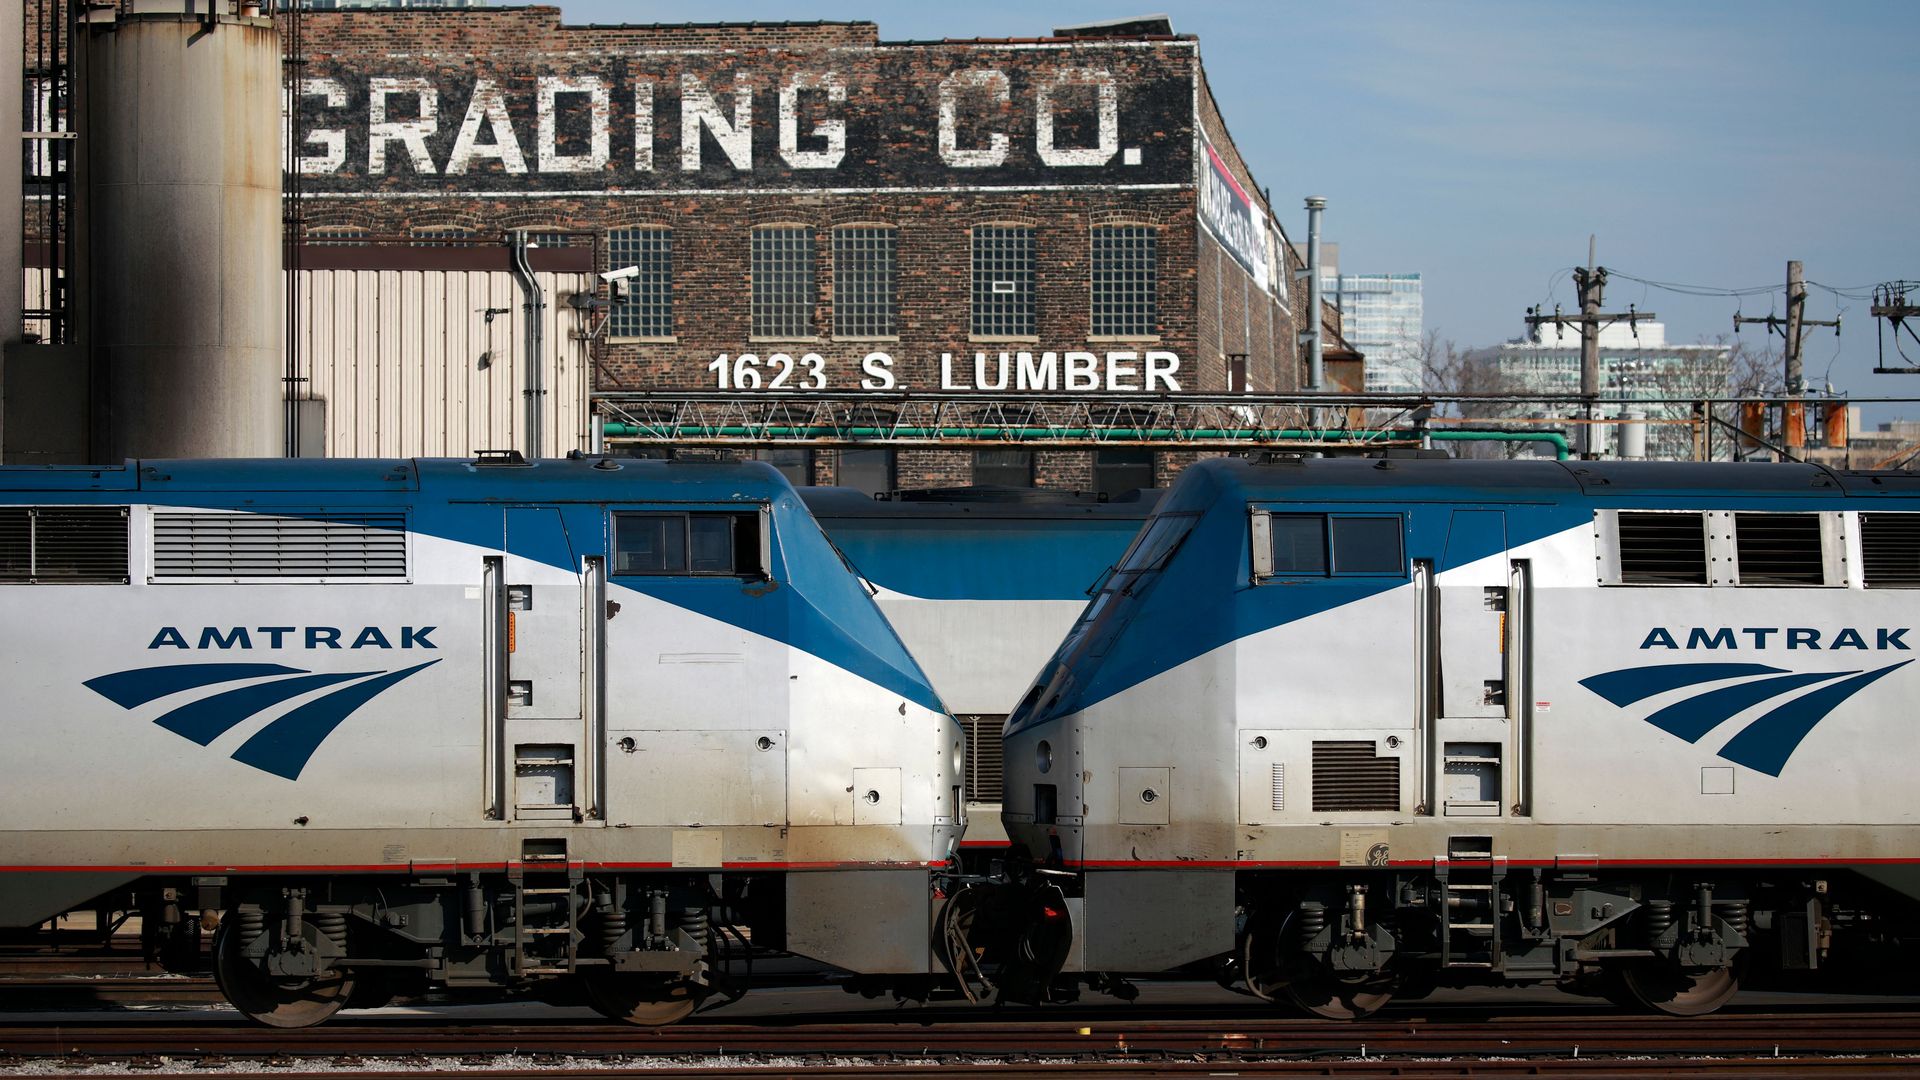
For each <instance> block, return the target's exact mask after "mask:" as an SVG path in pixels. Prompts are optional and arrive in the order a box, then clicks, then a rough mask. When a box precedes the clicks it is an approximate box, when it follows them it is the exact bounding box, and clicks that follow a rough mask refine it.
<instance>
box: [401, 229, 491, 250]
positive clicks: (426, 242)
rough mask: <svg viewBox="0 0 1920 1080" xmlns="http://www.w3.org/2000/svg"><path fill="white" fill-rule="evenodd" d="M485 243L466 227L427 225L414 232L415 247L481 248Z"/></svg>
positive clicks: (413, 244)
mask: <svg viewBox="0 0 1920 1080" xmlns="http://www.w3.org/2000/svg"><path fill="white" fill-rule="evenodd" d="M483 242H484V241H482V240H481V239H480V238H479V237H478V236H475V235H474V232H473V230H472V229H469V228H467V227H466V226H465V225H427V226H422V227H421V228H418V229H415V230H413V233H412V240H411V243H412V246H414V247H479V246H480V245H481V244H482V243H483Z"/></svg>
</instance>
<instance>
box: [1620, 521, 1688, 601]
mask: <svg viewBox="0 0 1920 1080" xmlns="http://www.w3.org/2000/svg"><path fill="white" fill-rule="evenodd" d="M1705 520H1706V519H1705V517H1704V516H1703V515H1700V514H1656V513H1652V512H1649V511H1644V510H1622V511H1620V580H1621V582H1622V583H1624V584H1628V585H1705V584H1706V583H1707V532H1706V529H1705V527H1704V523H1705Z"/></svg>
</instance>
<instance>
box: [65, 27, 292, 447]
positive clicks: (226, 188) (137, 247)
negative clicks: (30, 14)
mask: <svg viewBox="0 0 1920 1080" xmlns="http://www.w3.org/2000/svg"><path fill="white" fill-rule="evenodd" d="M259 11H260V5H259V4H257V3H247V4H236V3H235V0H186V2H184V3H183V2H182V0H118V3H113V2H98V0H96V2H93V3H88V4H86V5H85V6H84V7H83V8H82V10H81V11H80V13H79V15H78V18H79V26H78V28H77V30H76V32H75V34H74V38H73V51H74V87H75V102H74V111H73V115H74V116H75V118H76V125H75V126H76V127H77V128H78V132H79V143H78V146H77V148H76V149H77V153H76V155H75V157H76V161H75V167H74V169H75V177H76V183H75V190H76V192H77V193H78V195H79V198H78V199H77V200H76V201H77V203H78V204H79V205H78V207H77V217H78V221H77V224H76V234H77V241H76V244H77V249H78V251H79V252H80V253H81V255H80V258H79V259H78V260H77V261H78V262H79V264H80V266H79V267H78V269H79V272H80V277H81V280H80V282H79V289H78V298H77V303H78V306H79V307H80V309H81V310H79V311H77V312H76V314H77V315H78V316H79V318H80V319H81V320H82V321H81V327H82V331H81V332H82V334H83V335H84V337H83V340H84V341H85V342H86V344H87V345H89V346H90V355H91V358H92V367H93V376H92V380H91V390H90V395H91V397H92V399H93V415H94V420H93V432H94V434H93V448H92V455H93V456H94V457H95V459H96V460H100V461H121V460H123V459H125V458H129V457H278V456H280V455H281V454H282V453H283V452H284V449H285V447H284V444H283V442H282V428H283V426H284V424H285V419H284V417H283V415H282V405H281V399H282V397H283V390H282V386H281V379H282V375H283V371H282V364H281V360H282V350H283V348H284V347H285V342H284V340H283V337H282V334H281V325H282V323H281V320H282V306H283V303H282V284H281V221H280V218H281V205H280V185H281V173H280V169H281V164H280V150H281V145H280V141H281V140H280V124H279V120H280V96H281V95H280V83H281V61H280V35H279V31H278V30H277V29H276V28H275V26H274V22H273V20H272V19H271V18H268V17H262V16H261V15H260V14H259Z"/></svg>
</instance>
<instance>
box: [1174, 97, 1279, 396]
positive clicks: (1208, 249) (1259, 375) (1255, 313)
mask: <svg viewBox="0 0 1920 1080" xmlns="http://www.w3.org/2000/svg"><path fill="white" fill-rule="evenodd" d="M1198 98H1199V106H1200V115H1199V127H1200V131H1201V133H1202V134H1203V135H1204V136H1205V137H1206V139H1207V142H1208V143H1209V144H1210V145H1211V146H1212V148H1213V152H1214V153H1215V154H1217V155H1219V157H1220V159H1221V160H1222V161H1223V162H1224V163H1225V165H1226V166H1227V169H1228V170H1229V171H1230V172H1231V173H1232V175H1233V176H1234V179H1235V180H1236V181H1237V183H1238V184H1239V186H1240V188H1241V189H1242V190H1243V191H1244V192H1245V193H1246V194H1247V195H1248V196H1249V197H1250V199H1251V200H1252V202H1253V205H1254V210H1255V213H1256V217H1257V218H1259V219H1261V220H1263V221H1264V219H1265V218H1266V216H1267V215H1269V214H1270V213H1272V212H1273V211H1272V209H1271V208H1270V207H1269V205H1268V203H1267V196H1266V189H1264V188H1262V187H1261V186H1260V184H1259V181H1258V179H1257V178H1256V177H1255V176H1254V175H1253V172H1252V170H1250V169H1249V168H1247V164H1246V162H1245V160H1244V159H1242V158H1241V156H1240V150H1239V148H1238V147H1237V146H1235V145H1234V142H1233V137H1232V135H1231V134H1230V133H1229V132H1228V130H1227V125H1226V121H1225V120H1224V119H1222V118H1221V115H1220V110H1219V106H1218V105H1217V103H1216V102H1215V101H1214V99H1213V94H1212V92H1211V91H1210V90H1209V89H1208V88H1207V85H1206V75H1205V73H1204V72H1202V73H1201V75H1200V92H1199V95H1198ZM1209 167H1210V166H1209V162H1208V161H1206V160H1202V161H1200V162H1199V163H1198V164H1197V168H1199V169H1200V170H1202V171H1203V172H1204V171H1205V170H1207V169H1208V168H1209ZM1197 236H1198V238H1199V253H1198V255H1199V258H1198V270H1199V273H1200V277H1201V287H1200V307H1199V311H1198V315H1199V320H1198V321H1199V342H1198V348H1199V353H1200V355H1201V357H1202V358H1205V359H1207V360H1212V359H1214V358H1220V363H1221V365H1222V367H1221V369H1220V370H1221V371H1222V372H1224V370H1225V368H1224V363H1225V360H1224V358H1225V357H1226V356H1227V355H1229V354H1232V353H1245V354H1246V355H1247V378H1248V383H1249V386H1250V387H1251V389H1253V390H1256V391H1264V392H1268V393H1275V392H1278V393H1284V392H1286V391H1289V390H1297V389H1299V387H1300V385H1301V378H1300V372H1301V366H1300V365H1301V361H1300V352H1299V349H1298V346H1297V344H1296V335H1295V329H1296V324H1295V321H1294V320H1295V316H1294V313H1295V312H1297V311H1302V310H1304V308H1305V306H1306V290H1305V289H1304V288H1295V287H1294V286H1295V282H1294V279H1293V274H1292V271H1293V268H1294V266H1295V265H1296V264H1295V263H1293V262H1292V261H1291V252H1290V251H1288V250H1287V247H1288V245H1285V244H1283V243H1281V242H1280V241H1279V237H1278V236H1277V235H1270V236H1269V238H1268V243H1269V246H1270V248H1272V249H1273V250H1272V256H1273V257H1272V260H1271V261H1272V263H1274V264H1275V265H1274V266H1273V267H1272V269H1273V270H1276V271H1278V274H1277V276H1278V277H1279V278H1280V279H1281V280H1280V281H1278V282H1273V283H1272V287H1271V291H1270V292H1263V291H1262V290H1261V289H1260V287H1259V286H1258V285H1257V284H1255V282H1254V279H1253V276H1252V275H1251V274H1249V273H1248V272H1247V271H1246V270H1245V269H1244V268H1242V267H1241V265H1240V264H1239V263H1237V262H1235V261H1234V259H1233V257H1232V255H1231V254H1230V253H1229V252H1227V251H1226V250H1225V248H1224V246H1223V245H1222V244H1220V243H1219V242H1218V240H1216V238H1215V237H1214V236H1213V234H1212V233H1211V232H1209V231H1208V230H1207V229H1205V228H1201V229H1199V230H1197ZM1273 276H1275V275H1274V274H1271V273H1270V274H1269V277H1270V278H1271V277H1273ZM1282 296H1285V297H1286V298H1287V299H1286V300H1284V301H1283V300H1282V299H1281V297H1282ZM1207 366H1208V367H1211V366H1212V365H1211V364H1208V365H1207ZM1224 378H1225V376H1224V374H1223V375H1222V380H1223V381H1222V382H1221V384H1220V386H1218V387H1210V388H1209V389H1219V390H1224V389H1226V384H1225V382H1224Z"/></svg>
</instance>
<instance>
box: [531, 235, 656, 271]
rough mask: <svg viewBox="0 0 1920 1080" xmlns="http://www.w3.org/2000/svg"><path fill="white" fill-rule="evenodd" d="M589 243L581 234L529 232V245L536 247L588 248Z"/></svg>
mask: <svg viewBox="0 0 1920 1080" xmlns="http://www.w3.org/2000/svg"><path fill="white" fill-rule="evenodd" d="M588 242H589V241H588V240H587V238H586V237H584V236H582V235H580V234H579V233H568V232H553V231H529V232H527V243H529V244H532V245H533V246H534V247H543V248H566V247H586V246H587V244H588ZM621 265H623V266H624V265H631V264H626V263H623V264H621Z"/></svg>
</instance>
